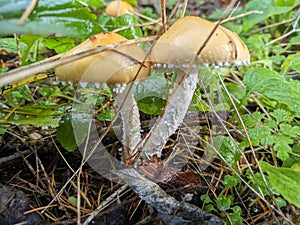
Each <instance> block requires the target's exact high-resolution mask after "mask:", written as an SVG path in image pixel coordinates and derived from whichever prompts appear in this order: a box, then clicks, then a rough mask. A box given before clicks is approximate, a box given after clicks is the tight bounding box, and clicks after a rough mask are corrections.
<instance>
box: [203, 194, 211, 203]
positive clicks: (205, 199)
mask: <svg viewBox="0 0 300 225" xmlns="http://www.w3.org/2000/svg"><path fill="white" fill-rule="evenodd" d="M200 199H201V201H203V202H204V204H207V203H212V200H211V199H210V197H209V195H207V194H203V195H201V197H200Z"/></svg>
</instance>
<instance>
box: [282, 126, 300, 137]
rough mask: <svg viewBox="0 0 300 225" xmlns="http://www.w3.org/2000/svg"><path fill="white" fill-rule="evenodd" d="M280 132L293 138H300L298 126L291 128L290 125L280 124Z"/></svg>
mask: <svg viewBox="0 0 300 225" xmlns="http://www.w3.org/2000/svg"><path fill="white" fill-rule="evenodd" d="M279 128H280V131H281V132H282V133H283V134H285V135H287V136H289V137H292V138H296V137H298V136H300V127H298V126H291V125H290V124H280V125H279Z"/></svg>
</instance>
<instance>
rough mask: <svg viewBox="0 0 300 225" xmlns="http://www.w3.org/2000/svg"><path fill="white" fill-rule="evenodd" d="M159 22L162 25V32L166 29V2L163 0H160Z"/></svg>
mask: <svg viewBox="0 0 300 225" xmlns="http://www.w3.org/2000/svg"><path fill="white" fill-rule="evenodd" d="M160 3H161V22H162V27H163V32H164V33H165V32H166V31H167V24H166V23H167V13H166V2H165V0H161V1H160Z"/></svg>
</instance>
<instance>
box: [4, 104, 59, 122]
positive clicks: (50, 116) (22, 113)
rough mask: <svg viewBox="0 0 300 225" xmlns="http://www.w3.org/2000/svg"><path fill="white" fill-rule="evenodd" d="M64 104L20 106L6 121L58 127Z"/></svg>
mask: <svg viewBox="0 0 300 225" xmlns="http://www.w3.org/2000/svg"><path fill="white" fill-rule="evenodd" d="M62 107H63V105H45V106H43V105H33V106H30V105H29V106H23V107H19V108H18V109H17V111H16V112H15V113H14V114H13V115H12V116H11V117H9V118H8V120H7V121H5V123H12V124H18V125H22V124H31V125H35V126H41V127H43V126H52V127H57V126H58V122H59V119H60V115H61V114H62Z"/></svg>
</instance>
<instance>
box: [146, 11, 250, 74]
mask: <svg viewBox="0 0 300 225" xmlns="http://www.w3.org/2000/svg"><path fill="white" fill-rule="evenodd" d="M214 27H215V24H214V23H212V22H210V21H208V20H205V19H202V18H199V17H195V16H187V17H183V18H181V19H179V20H177V21H176V22H175V23H174V24H173V25H172V26H171V27H170V29H169V30H168V31H167V32H166V33H164V34H163V35H162V36H161V37H160V38H159V39H158V40H157V42H156V43H155V45H154V47H153V49H152V51H151V55H150V59H151V61H153V63H155V64H171V65H174V66H177V67H181V68H182V67H184V66H187V65H189V63H190V62H191V60H193V59H194V57H195V55H196V54H197V52H198V51H199V49H200V48H201V47H202V46H203V44H204V42H205V40H206V39H207V37H208V35H209V34H210V33H211V31H212V30H213V29H214ZM249 61H250V55H249V51H248V48H247V46H246V45H245V44H244V42H243V41H242V40H241V39H240V38H239V37H238V35H237V34H236V33H234V32H232V31H230V30H228V29H226V28H224V27H222V26H218V28H217V29H216V30H215V32H214V33H213V35H212V37H211V38H210V39H209V41H208V42H207V44H206V46H205V47H204V48H203V49H202V51H201V53H200V55H199V56H198V57H197V59H196V62H195V64H197V65H218V66H223V65H238V66H239V65H246V64H249Z"/></svg>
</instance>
